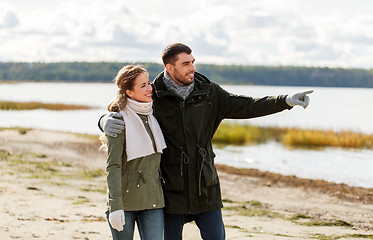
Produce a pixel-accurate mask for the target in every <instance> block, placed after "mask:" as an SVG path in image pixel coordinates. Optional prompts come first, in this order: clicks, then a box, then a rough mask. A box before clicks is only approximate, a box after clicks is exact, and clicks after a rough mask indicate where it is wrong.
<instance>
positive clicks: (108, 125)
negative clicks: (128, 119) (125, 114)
mask: <svg viewBox="0 0 373 240" xmlns="http://www.w3.org/2000/svg"><path fill="white" fill-rule="evenodd" d="M121 116H122V115H121V114H120V113H119V112H111V113H109V114H107V115H105V116H104V117H102V118H101V120H100V127H101V128H102V129H103V130H104V132H105V133H106V134H107V135H109V136H110V137H118V134H121V133H122V131H123V129H124V121H123V120H120V119H117V118H118V117H121ZM114 117H117V118H114Z"/></svg>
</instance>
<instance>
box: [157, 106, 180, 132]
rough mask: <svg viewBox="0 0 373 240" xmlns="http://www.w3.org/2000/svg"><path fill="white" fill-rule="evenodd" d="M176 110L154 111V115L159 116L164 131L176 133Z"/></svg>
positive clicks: (158, 119)
mask: <svg viewBox="0 0 373 240" xmlns="http://www.w3.org/2000/svg"><path fill="white" fill-rule="evenodd" d="M175 115H176V111H175V110H168V111H165V112H159V111H156V112H154V116H155V117H156V118H157V121H158V123H159V126H160V127H161V129H162V132H163V133H164V134H165V133H168V134H169V133H176V132H177V121H176V116H175Z"/></svg>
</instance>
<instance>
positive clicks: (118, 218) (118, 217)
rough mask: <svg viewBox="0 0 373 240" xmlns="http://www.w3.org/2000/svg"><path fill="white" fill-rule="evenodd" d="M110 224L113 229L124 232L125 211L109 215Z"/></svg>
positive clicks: (117, 211)
mask: <svg viewBox="0 0 373 240" xmlns="http://www.w3.org/2000/svg"><path fill="white" fill-rule="evenodd" d="M109 222H110V225H111V227H112V228H114V229H116V230H118V231H119V232H120V231H123V225H124V224H125V222H124V211H123V210H116V211H114V212H112V213H110V214H109Z"/></svg>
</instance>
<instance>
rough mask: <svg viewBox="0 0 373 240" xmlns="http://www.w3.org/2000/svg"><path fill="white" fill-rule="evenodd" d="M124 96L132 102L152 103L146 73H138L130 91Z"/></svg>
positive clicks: (150, 87)
mask: <svg viewBox="0 0 373 240" xmlns="http://www.w3.org/2000/svg"><path fill="white" fill-rule="evenodd" d="M126 94H127V96H128V97H129V98H131V99H132V100H135V101H138V102H151V101H152V86H151V85H150V82H149V74H148V73H147V72H143V73H140V74H139V75H138V76H137V77H136V78H135V82H134V85H133V89H132V90H126Z"/></svg>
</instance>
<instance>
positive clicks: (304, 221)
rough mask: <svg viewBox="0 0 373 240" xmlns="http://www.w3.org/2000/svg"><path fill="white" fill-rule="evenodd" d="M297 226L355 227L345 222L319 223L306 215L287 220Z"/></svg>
mask: <svg viewBox="0 0 373 240" xmlns="http://www.w3.org/2000/svg"><path fill="white" fill-rule="evenodd" d="M287 220H290V221H292V222H294V223H296V224H299V225H304V226H329V227H331V226H336V227H353V225H352V224H351V223H348V222H346V221H344V220H340V219H338V220H334V221H319V220H315V219H314V218H313V217H311V216H308V215H304V214H295V215H294V216H293V217H290V218H287Z"/></svg>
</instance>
